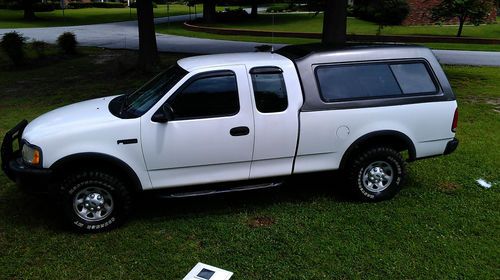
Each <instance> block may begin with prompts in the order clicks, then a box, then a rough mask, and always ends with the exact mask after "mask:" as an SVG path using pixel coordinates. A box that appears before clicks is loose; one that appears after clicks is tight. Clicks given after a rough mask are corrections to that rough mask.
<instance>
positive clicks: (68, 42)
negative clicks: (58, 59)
mask: <svg viewBox="0 0 500 280" xmlns="http://www.w3.org/2000/svg"><path fill="white" fill-rule="evenodd" d="M77 44H78V43H77V42H76V36H75V34H74V33H72V32H64V33H63V34H61V35H60V36H59V37H58V38H57V45H58V46H59V48H60V49H61V51H62V52H63V53H65V54H70V55H71V54H76V45H77Z"/></svg>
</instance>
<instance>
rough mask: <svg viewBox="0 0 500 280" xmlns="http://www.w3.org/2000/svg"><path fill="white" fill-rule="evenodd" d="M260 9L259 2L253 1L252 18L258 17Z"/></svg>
mask: <svg viewBox="0 0 500 280" xmlns="http://www.w3.org/2000/svg"><path fill="white" fill-rule="evenodd" d="M258 8H259V5H258V4H257V0H253V1H252V12H251V13H250V15H251V16H252V17H257V13H258Z"/></svg>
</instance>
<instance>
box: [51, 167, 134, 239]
mask: <svg viewBox="0 0 500 280" xmlns="http://www.w3.org/2000/svg"><path fill="white" fill-rule="evenodd" d="M59 194H60V196H61V204H62V205H61V206H62V210H63V212H64V216H65V220H66V222H67V224H69V225H71V227H73V229H76V230H77V231H81V232H100V231H105V230H109V229H112V228H114V227H116V226H118V225H119V224H121V223H122V222H123V221H124V220H125V218H126V217H127V215H128V212H129V209H130V207H131V203H132V199H131V193H130V191H129V190H128V189H127V187H126V186H125V184H124V183H123V181H122V180H121V179H120V178H118V177H116V176H114V175H113V174H110V173H106V172H101V171H79V172H75V173H73V174H71V175H70V176H68V177H67V178H66V179H65V180H64V181H63V183H62V184H61V186H60V189H59Z"/></svg>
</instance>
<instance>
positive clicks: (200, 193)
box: [160, 182, 283, 198]
mask: <svg viewBox="0 0 500 280" xmlns="http://www.w3.org/2000/svg"><path fill="white" fill-rule="evenodd" d="M281 185H283V182H275V183H263V184H256V185H246V186H236V187H230V188H223V189H207V190H198V191H192V192H177V193H172V194H167V195H160V197H161V198H186V197H196V196H207V195H215V194H223V193H232V192H242V191H252V190H262V189H270V188H277V187H279V186H281Z"/></svg>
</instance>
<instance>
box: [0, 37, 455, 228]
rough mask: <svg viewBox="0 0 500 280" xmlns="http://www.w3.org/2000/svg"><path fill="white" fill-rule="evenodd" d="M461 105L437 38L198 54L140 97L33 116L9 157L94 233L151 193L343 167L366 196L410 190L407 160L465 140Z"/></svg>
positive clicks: (14, 135)
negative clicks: (436, 50) (423, 42)
mask: <svg viewBox="0 0 500 280" xmlns="http://www.w3.org/2000/svg"><path fill="white" fill-rule="evenodd" d="M457 112H458V111H457V103H456V100H455V97H454V94H453V92H452V89H451V87H450V84H449V82H448V80H447V78H446V76H445V74H444V72H443V70H442V69H441V67H440V65H439V63H438V61H437V60H436V58H435V57H434V55H433V54H432V52H431V51H430V50H429V49H427V48H423V47H414V46H394V47H387V46H383V47H382V46H364V47H350V48H345V49H339V50H325V49H318V48H316V49H315V50H314V51H310V47H307V48H306V47H297V46H295V47H285V48H283V49H281V50H279V51H277V52H274V53H239V54H221V55H208V56H196V57H190V58H185V59H181V60H179V61H178V63H177V64H176V65H175V66H172V67H171V68H169V69H167V70H166V71H164V72H163V73H161V74H159V75H158V76H156V77H155V78H153V79H152V80H151V81H149V82H148V83H146V84H145V85H144V86H142V87H141V88H139V89H138V90H136V91H135V92H133V93H131V94H126V95H120V96H111V97H104V98H98V99H94V100H89V101H84V102H80V103H76V104H72V105H69V106H65V107H62V108H59V109H56V110H54V111H51V112H48V113H46V114H44V115H42V116H40V117H38V118H36V119H35V120H33V121H32V122H30V123H28V122H27V121H23V122H21V123H19V124H18V125H17V126H16V127H15V128H13V129H12V130H11V131H9V132H8V133H7V135H6V136H5V138H4V141H3V144H2V168H3V170H4V172H5V173H6V174H7V175H8V176H9V178H11V179H12V180H16V181H17V182H18V183H19V184H20V185H24V186H29V187H31V188H34V189H42V186H44V185H47V186H49V188H48V190H49V193H50V195H51V196H54V197H56V198H57V199H56V200H57V201H58V202H59V203H60V206H61V207H62V209H63V211H62V213H64V215H65V217H66V221H67V222H68V224H70V225H72V226H73V227H74V228H75V229H79V230H82V231H86V232H96V231H102V230H105V229H109V228H112V227H114V226H116V225H118V224H120V223H121V222H123V221H124V219H125V217H126V216H127V214H128V212H129V209H130V206H131V203H132V201H133V198H134V196H135V195H137V193H138V192H142V191H151V190H164V191H168V193H169V195H170V196H178V197H182V196H194V195H205V194H213V193H220V192H229V191H241V190H249V189H259V188H267V187H275V186H278V185H280V184H281V182H282V179H278V178H283V177H286V176H289V175H292V174H299V173H307V172H316V171H327V170H337V169H340V170H342V171H343V173H342V174H344V177H345V179H346V183H345V187H348V188H350V189H351V190H352V192H353V194H354V195H356V196H357V197H358V198H360V199H361V200H364V201H379V200H383V199H388V198H391V197H393V196H394V195H395V194H396V193H397V192H398V191H399V190H400V188H401V186H402V184H403V181H404V179H405V176H406V169H405V164H406V161H413V160H416V159H421V158H426V157H431V156H438V155H443V154H448V153H451V152H453V151H454V150H455V149H456V147H457V145H458V140H456V139H455V129H456V126H457V117H458V115H457ZM16 140H17V141H18V143H19V149H18V150H16V149H15V148H14V146H15V145H14V142H15V141H16ZM404 151H406V152H407V153H406V154H407V159H403V156H402V155H401V153H402V152H404ZM337 187H342V186H337Z"/></svg>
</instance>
